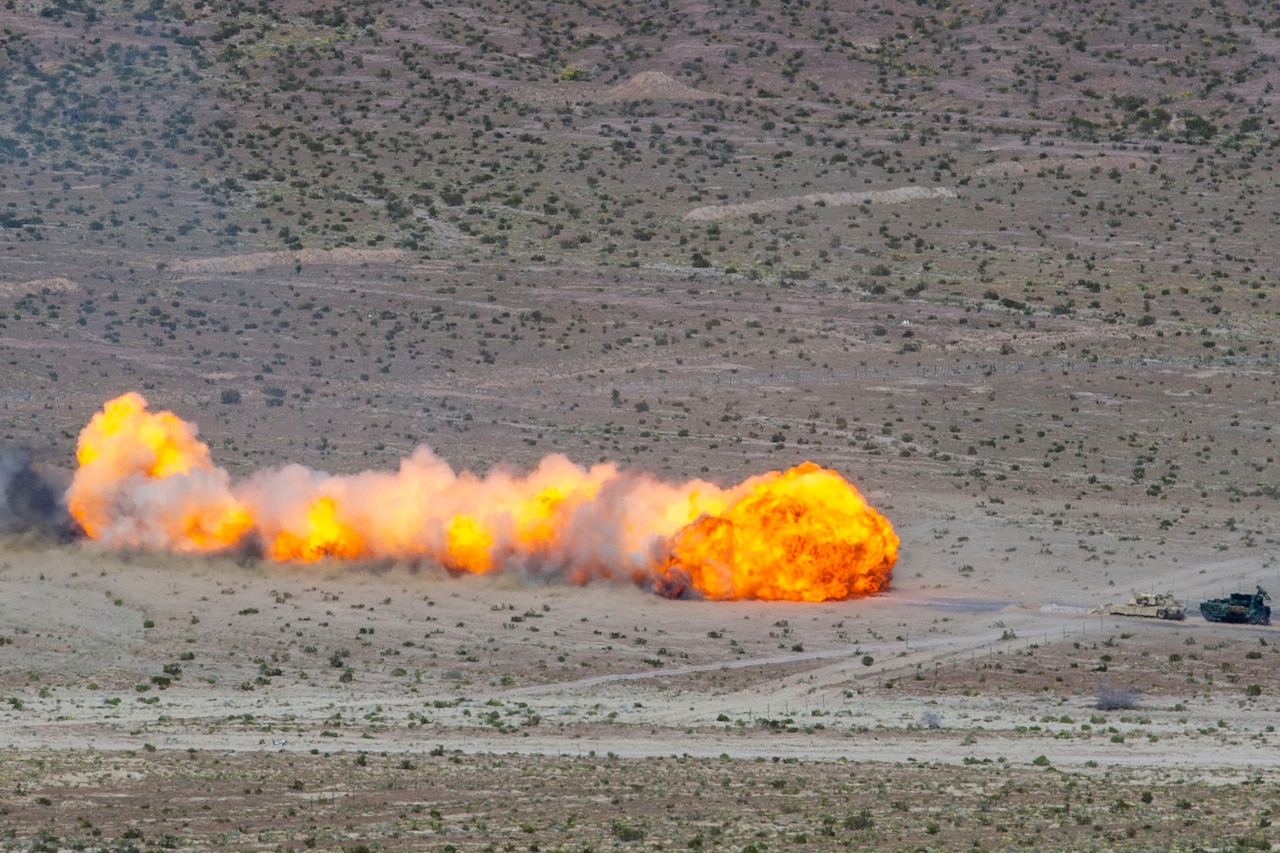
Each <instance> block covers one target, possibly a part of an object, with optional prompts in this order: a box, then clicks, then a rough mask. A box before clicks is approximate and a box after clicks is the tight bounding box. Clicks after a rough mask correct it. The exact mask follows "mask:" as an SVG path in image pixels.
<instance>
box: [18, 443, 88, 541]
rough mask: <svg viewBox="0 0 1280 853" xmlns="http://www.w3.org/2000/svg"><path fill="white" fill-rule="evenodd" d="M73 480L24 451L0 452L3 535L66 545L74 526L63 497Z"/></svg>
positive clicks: (19, 448) (23, 449) (26, 450)
mask: <svg viewBox="0 0 1280 853" xmlns="http://www.w3.org/2000/svg"><path fill="white" fill-rule="evenodd" d="M69 483H70V477H69V476H68V475H67V473H66V472H65V471H61V470H59V469H57V468H54V467H52V466H49V465H42V464H40V463H38V462H36V461H35V459H34V458H33V456H32V454H31V451H30V450H28V449H26V448H22V447H11V448H0V533H4V534H11V533H37V534H40V535H42V536H49V537H52V538H54V539H58V540H60V541H65V540H68V539H70V538H72V536H73V535H74V532H75V525H74V523H73V522H72V521H71V516H70V515H68V514H67V507H66V504H65V503H64V502H63V499H62V496H63V494H64V493H65V491H66V488H67V486H68V485H69Z"/></svg>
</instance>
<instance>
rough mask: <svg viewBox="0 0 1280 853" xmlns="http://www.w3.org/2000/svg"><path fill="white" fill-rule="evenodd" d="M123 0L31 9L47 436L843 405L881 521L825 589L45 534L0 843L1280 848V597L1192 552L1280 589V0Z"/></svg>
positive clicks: (11, 187) (20, 160)
mask: <svg viewBox="0 0 1280 853" xmlns="http://www.w3.org/2000/svg"><path fill="white" fill-rule="evenodd" d="M37 5H38V8H37ZM99 5H102V7H103V8H101V9H95V8H94V4H82V3H76V2H58V3H50V4H29V3H16V4H11V6H12V8H11V9H8V10H6V11H5V12H4V13H3V14H0V47H3V50H4V54H3V57H0V62H3V63H4V65H3V68H4V74H3V75H2V76H0V83H2V84H3V85H2V86H0V102H2V103H0V107H2V110H0V226H2V229H0V238H2V239H3V243H0V442H3V444H4V445H5V446H6V447H18V446H23V447H28V448H31V449H32V451H33V453H34V454H35V457H36V459H37V466H36V467H37V470H39V471H42V472H44V473H45V474H46V475H48V476H49V477H50V478H51V479H55V480H56V479H58V477H59V476H61V477H65V476H66V473H67V472H68V471H70V470H71V468H72V467H73V465H74V452H75V443H76V436H77V434H78V431H79V430H80V428H81V427H82V426H83V425H84V424H85V423H86V422H87V420H88V419H89V418H90V417H91V416H92V414H93V413H94V412H95V411H97V410H98V409H99V407H100V406H101V405H102V403H103V402H104V401H105V400H106V399H108V398H110V397H113V396H115V395H117V394H120V393H123V392H124V391H127V390H139V391H142V392H143V393H145V394H146V395H147V397H148V398H149V399H150V400H151V401H152V403H153V404H154V405H155V406H157V407H160V408H165V409H170V410H173V411H174V412H176V413H177V414H178V415H179V416H180V417H182V418H184V419H187V420H189V421H192V422H194V423H197V424H198V425H199V427H200V435H201V436H202V437H203V438H204V440H205V441H207V442H208V443H209V444H210V446H211V447H212V449H213V452H214V456H215V458H216V460H217V461H218V462H219V464H221V465H223V466H225V467H226V468H227V469H228V471H229V472H230V473H231V474H232V475H233V476H235V477H241V476H244V475H246V474H248V473H249V472H251V471H254V470H257V469H260V468H263V467H269V466H275V465H281V464H285V463H289V462H297V463H301V464H304V465H307V466H309V467H311V468H314V469H323V470H327V471H333V472H352V471H358V470H362V469H367V468H383V469H385V468H390V467H394V466H395V465H396V463H397V461H398V460H399V459H400V458H402V457H403V456H405V455H407V454H408V453H410V452H411V450H412V449H413V448H414V447H415V446H417V445H419V444H424V443H425V444H428V445H430V446H431V447H432V448H433V449H434V450H435V451H436V452H438V453H439V454H440V455H441V456H442V457H443V458H445V459H447V460H448V461H449V462H450V463H451V464H453V465H454V466H455V468H458V469H468V470H473V471H478V472H484V471H488V470H491V469H493V468H494V467H495V466H508V467H511V468H513V469H515V470H525V469H528V468H529V467H531V466H532V465H533V464H535V463H536V462H537V460H538V459H540V458H541V457H542V456H544V455H545V454H547V453H552V452H558V453H564V454H566V455H568V456H569V457H570V458H571V459H573V460H574V461H575V462H578V463H580V464H584V465H587V464H591V463H594V462H596V461H600V460H613V461H617V462H619V463H620V464H622V465H624V466H628V467H635V468H642V469H645V470H648V471H651V472H653V473H654V474H656V475H657V476H659V477H661V478H664V479H667V480H686V479H690V478H694V477H703V478H707V479H711V480H714V481H716V482H718V483H721V484H724V485H729V484H732V483H736V482H738V481H740V480H742V479H743V478H745V477H748V476H750V475H752V474H756V473H760V472H762V471H767V470H771V469H780V468H785V467H788V466H791V465H794V464H797V463H799V462H801V461H804V460H806V459H812V460H814V461H816V462H818V463H820V464H822V465H824V466H828V467H831V468H834V469H836V470H838V471H840V472H841V473H843V474H844V475H845V476H846V477H848V478H849V479H850V480H851V481H853V482H854V483H856V484H857V485H858V487H859V488H860V489H861V490H862V491H863V492H864V493H865V494H866V495H867V496H868V498H869V499H870V500H871V502H872V503H873V504H874V505H876V506H877V507H878V508H879V509H881V510H882V511H883V512H884V513H885V514H886V515H887V516H888V517H889V518H890V519H891V520H892V521H893V523H894V525H895V527H896V529H897V531H898V533H899V535H900V536H901V538H902V551H901V559H900V561H899V563H898V564H897V567H896V569H895V572H894V576H893V583H892V584H891V586H890V588H889V589H888V590H887V591H886V592H885V593H884V594H882V595H879V596H875V597H872V598H867V599H859V600H851V601H842V602H829V603H825V604H817V605H803V604H787V603H762V602H750V601H743V602H708V601H696V600H687V601H668V600H666V599H662V598H659V597H657V596H654V595H651V594H649V593H647V592H645V591H643V590H640V589H637V588H633V587H631V586H628V585H625V584H623V585H612V584H597V585H593V586H588V587H577V586H572V585H568V584H559V583H548V582H545V581H534V580H532V579H529V578H524V577H521V576H519V575H517V574H510V575H504V576H496V577H453V576H450V575H449V574H448V573H447V572H445V571H443V570H442V569H439V568H436V567H432V566H416V567H407V566H403V565H382V564H377V565H365V564H361V565H355V566H349V565H339V564H332V563H325V564H318V565H312V566H306V567H296V566H274V565H268V564H264V563H261V562H258V561H254V560H250V559H239V560H236V559H230V558H193V557H175V556H169V555H163V554H149V553H128V554H125V553H109V552H105V551H103V550H101V549H99V548H98V547H96V546H95V545H94V544H93V543H88V542H83V541H71V542H56V541H54V540H53V539H51V538H50V537H49V536H48V535H47V534H44V533H41V532H39V531H32V530H18V531H17V532H11V533H8V534H7V535H6V536H5V537H4V538H3V539H0V698H2V699H3V700H4V701H3V704H0V844H3V845H5V848H6V849H13V850H57V849H63V848H70V849H110V850H142V849H145V848H155V847H162V848H175V847H194V848H200V849H205V848H210V849H212V848H230V849H243V850H264V849H272V850H290V849H293V850H298V849H304V848H317V849H328V850H339V849H344V850H351V851H357V850H421V849H424V848H426V849H431V850H439V851H444V853H454V851H457V850H461V849H467V850H486V851H496V850H497V849H498V848H499V847H501V848H502V849H503V850H504V851H510V850H515V849H522V850H523V849H526V848H527V849H528V850H530V851H531V853H536V851H539V850H552V849H557V850H559V849H563V850H575V851H579V850H594V849H604V848H608V849H671V848H686V849H693V850H700V849H708V848H721V849H724V850H732V851H744V853H764V851H776V850H790V849H806V848H810V849H847V848H850V847H853V848H857V849H903V850H916V849H958V848H961V847H963V848H967V849H1014V848H1030V849H1062V850H1068V849H1069V850H1082V849H1098V850H1112V849H1168V848H1172V847H1180V848H1184V849H1206V850H1207V849H1227V848H1234V849H1242V848H1254V849H1269V848H1270V847H1271V846H1272V840H1273V839H1274V838H1275V834H1274V832H1273V831H1272V829H1271V821H1272V819H1273V818H1274V816H1275V811H1276V809H1277V808H1280V806H1278V805H1277V803H1280V787H1278V785H1280V777H1278V775H1277V772H1276V769H1275V763H1276V762H1275V755H1276V749H1277V742H1278V736H1277V734H1276V733H1275V731H1274V726H1275V724H1276V720H1277V713H1276V712H1277V703H1278V702H1280V683H1278V682H1277V679H1276V676H1275V671H1276V668H1275V663H1276V657H1275V655H1276V654H1277V653H1278V652H1277V649H1278V648H1280V647H1278V646H1277V642H1278V641H1280V637H1278V636H1277V632H1276V631H1275V630H1274V629H1272V628H1270V627H1248V626H1224V625H1215V624H1211V623H1207V622H1205V621H1204V620H1203V619H1202V618H1200V616H1199V615H1198V613H1196V612H1195V609H1194V605H1195V604H1196V603H1198V602H1199V601H1201V600H1203V599H1205V598H1208V597H1213V596H1218V595H1221V594H1224V593H1226V592H1230V591H1236V590H1243V591H1250V590H1252V589H1253V587H1254V585H1255V584H1261V585H1263V586H1266V587H1270V588H1272V589H1277V588H1280V572H1278V571H1277V569H1278V567H1277V564H1276V555H1275V552H1276V544H1277V540H1276V538H1275V534H1274V532H1273V530H1274V517H1275V511H1276V498H1277V495H1278V494H1280V492H1277V489H1276V486H1275V483H1274V481H1273V480H1271V476H1272V473H1271V466H1272V465H1273V464H1275V462H1274V456H1275V455H1276V450H1275V447H1274V444H1273V438H1274V435H1273V433H1274V430H1273V423H1274V420H1275V419H1274V410H1275V406H1276V401H1277V399H1278V397H1277V395H1278V392H1277V388H1276V380H1277V362H1276V353H1275V351H1274V346H1275V337H1274V330H1275V328H1276V325H1275V324H1276V315H1277V307H1276V304H1275V301H1276V297H1275V296H1274V289H1275V287H1274V280H1273V275H1274V274H1273V273H1272V272H1271V271H1272V270H1274V269H1276V268H1277V267H1278V266H1280V257H1278V253H1277V244H1276V241H1275V239H1274V232H1275V226H1276V223H1277V222H1278V221H1280V205H1277V202H1276V198H1277V196H1276V193H1275V177H1274V175H1275V167H1276V160H1277V153H1276V152H1277V143H1276V137H1275V134H1274V127H1273V119H1272V118H1271V116H1274V114H1275V108H1276V96H1275V94H1274V89H1275V86H1277V85H1280V69H1277V67H1276V64H1275V62H1276V60H1275V57H1276V56H1278V55H1280V43H1278V40H1277V36H1276V33H1277V31H1278V30H1280V22H1278V21H1277V20H1276V19H1275V18H1274V14H1273V12H1272V11H1271V10H1269V9H1267V8H1264V5H1265V4H1251V3H1248V2H1243V0H1241V2H1224V3H1222V4H1215V5H1213V6H1211V7H1210V8H1209V9H1206V10H1203V11H1196V10H1190V11H1189V10H1188V9H1186V8H1184V5H1185V4H1181V3H1160V2H1140V3H1138V4H1137V10H1138V11H1139V12H1141V14H1140V15H1135V13H1133V12H1131V11H1129V10H1128V8H1127V7H1125V8H1121V7H1118V6H1116V7H1110V6H1108V7H1097V6H1096V4H1072V3H1061V4H1054V3H1018V4H995V3H982V2H980V3H976V4H969V5H967V6H966V7H964V8H960V7H952V6H945V4H933V3H929V4H921V3H916V2H912V3H905V2H903V3H900V2H882V3H880V4H878V5H876V6H873V7H872V8H871V9H859V10H845V9H840V8H834V7H832V8H827V7H824V6H822V4H816V3H815V4H806V3H796V4H790V5H788V7H787V10H786V11H780V10H776V9H771V8H767V7H769V4H760V6H759V7H758V8H756V7H749V6H748V5H747V4H737V3H728V4H717V3H709V4H702V3H683V2H675V0H673V2H671V3H670V4H666V5H665V6H664V7H663V9H662V10H661V12H658V11H656V9H655V8H651V5H653V4H630V5H626V4H621V5H617V6H615V5H610V4H580V5H578V6H573V7H568V6H566V7H565V8H564V9H560V8H558V7H557V8H556V9H554V10H541V9H540V8H533V7H526V6H521V5H520V4H510V3H500V2H494V3H457V4H453V3H435V4H430V5H428V4H409V3H395V2H390V0H388V2H373V3H368V4H365V5H364V6H363V7H362V9H363V11H359V12H353V11H348V10H346V9H344V8H343V6H342V5H339V4H313V3H307V4H304V3H300V2H299V3H294V2H283V3H274V4H257V5H253V4H239V3H237V4H227V5H226V6H225V8H224V7H223V6H224V4H216V5H218V7H219V8H217V9H211V8H209V5H210V4H192V3H186V4H184V3H172V4H169V5H167V6H163V7H162V4H150V5H149V6H148V7H147V8H143V6H144V5H146V4H142V3H132V4H131V3H108V4H99ZM597 5H598V6H599V8H597ZM836 5H839V4H836ZM268 6H270V7H271V8H268ZM0 470H5V476H7V470H6V469H4V466H2V465H0ZM58 472H61V474H60V475H59V474H58ZM12 499H13V496H12V494H7V495H6V500H12ZM6 511H7V512H9V514H8V515H7V516H5V515H0V529H4V530H14V529H15V528H19V527H23V526H24V525H23V524H19V523H18V522H17V521H16V519H15V518H13V516H14V513H13V512H12V511H10V510H6ZM26 526H29V525H26ZM1131 590H1155V591H1171V592H1173V593H1174V594H1175V595H1177V596H1178V597H1179V598H1181V599H1184V600H1185V601H1187V602H1188V603H1189V604H1190V605H1192V607H1191V612H1190V613H1189V616H1188V619H1187V620H1186V621H1185V622H1180V623H1173V622H1156V621H1146V620H1137V619H1127V620H1126V619H1121V618H1116V617H1108V616H1103V615H1099V613H1098V612H1097V611H1096V608H1098V607H1099V606H1100V605H1103V604H1105V603H1107V602H1110V601H1120V600H1123V599H1124V598H1125V597H1126V596H1127V595H1128V593H1129V592H1130V591H1131ZM1100 699H1103V700H1107V701H1108V702H1109V703H1110V704H1111V705H1115V706H1120V707H1113V708H1109V709H1100V708H1099V707H1098V705H1099V700H1100ZM1103 704H1107V703H1106V702H1104V703H1103Z"/></svg>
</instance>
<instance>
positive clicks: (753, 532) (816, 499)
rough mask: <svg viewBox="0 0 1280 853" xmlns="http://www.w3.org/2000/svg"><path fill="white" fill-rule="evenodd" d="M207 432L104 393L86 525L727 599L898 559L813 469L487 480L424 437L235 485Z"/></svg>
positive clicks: (94, 534) (81, 485) (159, 538)
mask: <svg viewBox="0 0 1280 853" xmlns="http://www.w3.org/2000/svg"><path fill="white" fill-rule="evenodd" d="M196 436H197V429H196V427H195V426H194V425H193V424H189V423H186V422H185V421H183V420H181V419H180V418H178V417H177V416H176V415H173V414H172V413H170V412H158V413H153V412H150V411H148V410H147V403H146V401H145V400H144V399H143V398H142V397H141V396H140V395H138V394H134V393H130V394H125V395H124V396H122V397H119V398H117V399H115V400H112V401H110V402H109V403H107V404H106V406H105V407H104V408H103V411H101V412H99V413H98V414H96V415H95V416H94V417H93V419H92V420H91V421H90V422H89V425H88V426H86V427H85V428H84V430H83V431H82V432H81V434H80V445H79V449H78V451H77V456H78V459H79V461H80V468H79V470H78V471H77V472H76V475H75V478H74V480H73V481H72V484H71V488H70V490H69V491H68V494H67V503H68V506H69V508H70V510H71V513H72V515H73V517H74V518H75V519H76V520H77V521H78V522H79V523H80V525H81V527H82V528H83V529H84V531H85V533H86V534H87V535H88V536H89V537H91V538H93V539H96V540H99V541H101V542H103V543H104V544H106V545H108V546H110V547H115V548H144V549H151V550H172V551H188V552H191V551H194V552H213V551H219V550H224V549H227V548H230V547H233V546H236V545H238V544H241V543H250V544H254V545H256V546H257V547H259V548H260V549H261V550H262V552H263V554H264V555H265V556H266V557H268V558H270V559H273V560H287V561H299V562H312V561H316V560H320V559H325V558H340V559H368V558H389V559H401V560H418V559H421V558H429V559H432V560H435V561H437V562H439V563H440V564H442V565H444V566H446V567H447V568H449V569H452V570H456V571H467V572H476V573H482V572H491V571H502V570H505V569H511V568H517V569H520V570H524V571H528V572H534V573H538V574H542V575H552V576H560V577H565V578H567V579H569V580H572V581H574V582H578V583H584V582H587V581H590V580H593V579H598V578H618V579H624V580H633V581H635V582H638V583H642V584H646V585H649V586H651V587H653V588H654V589H656V590H657V591H659V592H661V593H663V594H666V595H669V596H676V595H684V594H690V595H700V596H705V597H707V598H714V599H738V598H759V599H771V600H772V599H786V600H793V601H825V600H831V599H843V598H848V597H851V596H859V595H868V594H870V593H874V592H877V591H879V590H881V589H884V588H885V587H886V586H888V584H889V579H890V574H891V572H892V569H893V565H894V563H895V562H896V560H897V556H898V544H899V542H898V537H897V536H896V535H895V534H894V532H893V528H892V527H891V526H890V524H889V522H888V520H887V519H885V518H884V516H882V515H880V514H879V513H878V512H876V511H875V510H874V509H872V508H871V507H870V506H868V505H867V503H866V501H865V500H864V499H863V498H862V496H861V495H860V494H859V493H858V491H857V490H856V489H855V488H854V487H853V486H852V485H850V484H849V483H848V482H847V481H846V480H845V479H844V478H843V477H841V476H840V475H839V474H837V473H836V472H835V471H831V470H827V469H824V468H821V467H819V466H817V465H815V464H813V463H811V462H806V463H804V464H803V465H799V466H797V467H795V468H792V469H791V470H789V471H785V472H772V473H769V474H764V475H761V476H758V477H754V478H751V479H749V480H747V481H746V482H744V483H741V484H739V485H738V486H735V487H733V488H730V489H721V488H719V487H717V486H715V485H713V484H711V483H706V482H703V481H698V480H694V481H689V482H686V483H663V482H660V481H657V480H655V479H653V478H652V477H651V476H649V475H648V474H645V473H642V472H634V471H620V470H619V469H618V468H617V467H616V466H614V465H612V464H601V465H596V466H593V467H591V468H589V469H584V468H582V467H581V466H578V465H575V464H574V463H572V462H570V461H569V460H568V459H566V458H565V457H563V456H558V455H556V456H549V457H547V458H546V459H544V460H542V462H541V463H540V464H539V465H538V467H537V468H536V469H534V470H533V471H531V472H530V473H528V474H526V475H524V476H517V475H513V474H510V473H508V472H505V471H494V472H491V473H489V474H488V475H486V476H485V477H483V478H481V477H477V476H475V475H473V474H470V473H467V472H463V473H461V474H457V473H455V472H454V471H453V470H452V469H451V468H450V467H449V466H448V465H447V464H446V463H445V462H444V461H442V460H441V459H439V458H438V457H437V456H435V454H433V453H432V452H431V451H430V450H429V449H427V448H425V447H420V448H418V449H417V450H415V451H414V452H413V454H412V455H410V456H409V457H408V458H406V459H404V460H402V461H401V464H400V468H399V470H398V471H395V472H374V471H366V472H363V473H360V474H354V475H350V476H331V475H328V474H324V473H321V472H315V471H310V470H308V469H306V468H303V467H302V466H299V465H289V466H286V467H284V468H279V469H271V470H266V471H262V472H259V473H258V474H255V475H253V476H252V477H250V478H249V479H247V480H245V481H243V482H241V483H236V484H233V483H232V482H231V478H230V477H229V476H228V475H227V473H226V472H225V471H223V470H222V469H220V468H217V467H216V466H215V465H214V464H213V461H212V458H211V456H210V453H209V448H208V446H207V445H206V444H204V443H203V442H201V441H200V440H199V439H198V438H197V437H196Z"/></svg>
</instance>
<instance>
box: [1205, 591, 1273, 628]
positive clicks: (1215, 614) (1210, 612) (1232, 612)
mask: <svg viewBox="0 0 1280 853" xmlns="http://www.w3.org/2000/svg"><path fill="white" fill-rule="evenodd" d="M1270 600H1271V596H1269V595H1267V591H1266V590H1265V589H1263V588H1262V587H1258V591H1257V592H1255V593H1254V594H1252V595H1249V594H1247V593H1243V592H1233V593H1231V594H1230V595H1228V596H1227V597H1226V598H1211V599H1209V600H1208V601H1202V602H1200V615H1201V616H1203V617H1204V618H1205V619H1208V620H1209V621H1210V622H1237V623H1242V624H1245V625H1270V624H1271V608H1270V607H1268V606H1267V604H1266V602H1268V601H1270Z"/></svg>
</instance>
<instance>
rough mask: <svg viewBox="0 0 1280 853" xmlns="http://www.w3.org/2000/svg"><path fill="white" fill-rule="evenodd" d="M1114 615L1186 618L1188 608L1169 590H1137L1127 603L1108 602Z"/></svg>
mask: <svg viewBox="0 0 1280 853" xmlns="http://www.w3.org/2000/svg"><path fill="white" fill-rule="evenodd" d="M1105 610H1106V612H1107V613H1109V614H1111V615H1112V616H1145V617H1146V618H1148V619H1186V618H1187V608H1186V607H1185V606H1184V605H1183V603H1182V602H1181V601H1178V599H1176V598H1174V597H1173V596H1172V595H1170V594H1169V593H1167V592H1135V593H1134V594H1133V595H1131V596H1129V601H1128V602H1127V603H1125V604H1108V605H1107V606H1106V608H1105Z"/></svg>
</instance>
